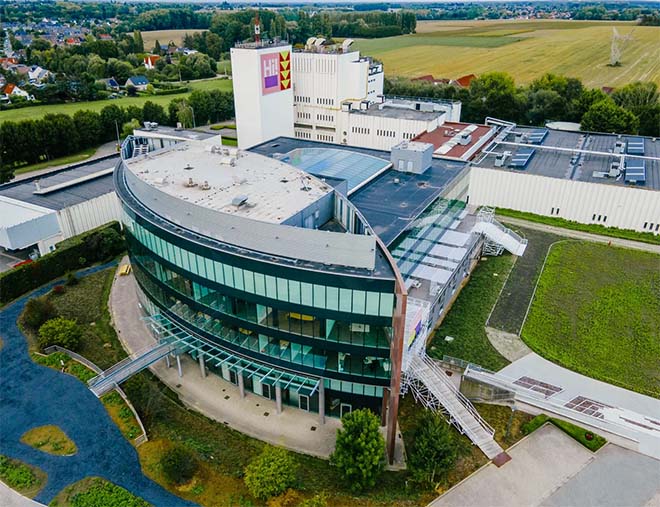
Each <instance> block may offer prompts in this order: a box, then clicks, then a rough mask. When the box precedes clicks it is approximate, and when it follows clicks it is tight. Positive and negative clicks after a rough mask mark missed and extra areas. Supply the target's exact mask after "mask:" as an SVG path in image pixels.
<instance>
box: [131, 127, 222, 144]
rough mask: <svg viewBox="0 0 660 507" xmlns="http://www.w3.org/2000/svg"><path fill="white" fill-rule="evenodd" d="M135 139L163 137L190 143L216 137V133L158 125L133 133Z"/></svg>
mask: <svg viewBox="0 0 660 507" xmlns="http://www.w3.org/2000/svg"><path fill="white" fill-rule="evenodd" d="M133 135H134V136H136V137H156V138H158V137H163V138H165V139H170V138H174V139H181V140H190V141H199V140H203V139H209V138H210V137H216V136H217V135H218V133H217V132H216V133H211V132H204V131H202V130H191V129H177V128H174V127H168V126H166V125H158V127H156V128H152V129H148V128H139V129H136V130H134V131H133Z"/></svg>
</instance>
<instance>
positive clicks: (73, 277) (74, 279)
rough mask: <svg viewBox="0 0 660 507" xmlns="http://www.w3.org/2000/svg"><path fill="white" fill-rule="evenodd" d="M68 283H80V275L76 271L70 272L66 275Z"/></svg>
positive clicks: (70, 284)
mask: <svg viewBox="0 0 660 507" xmlns="http://www.w3.org/2000/svg"><path fill="white" fill-rule="evenodd" d="M66 284H67V285H69V286H72V285H78V277H77V276H76V274H75V273H69V274H67V275H66Z"/></svg>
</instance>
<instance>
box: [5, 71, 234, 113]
mask: <svg viewBox="0 0 660 507" xmlns="http://www.w3.org/2000/svg"><path fill="white" fill-rule="evenodd" d="M188 86H189V88H190V91H192V90H221V91H231V89H232V82H231V81H230V80H228V79H204V80H199V81H192V82H190V84H189V85H188ZM189 94H190V92H184V93H176V94H173V95H140V96H139V97H122V98H120V99H108V100H95V101H93V102H72V103H68V104H52V105H45V106H34V107H23V108H21V109H13V110H10V111H1V112H0V123H2V122H3V121H7V120H12V121H21V120H36V119H38V118H41V117H42V116H44V115H46V114H59V113H64V114H69V115H73V113H75V112H76V111H79V110H81V109H87V110H89V111H96V112H99V111H100V110H101V109H103V108H104V107H105V106H109V105H111V104H114V105H116V106H121V107H128V106H138V107H142V106H143V105H144V103H145V102H147V101H148V100H150V101H151V102H154V103H156V104H160V105H161V106H163V107H164V108H167V105H168V104H169V103H170V101H171V100H172V99H174V98H176V97H186V96H188V95H189Z"/></svg>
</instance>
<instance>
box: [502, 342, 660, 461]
mask: <svg viewBox="0 0 660 507" xmlns="http://www.w3.org/2000/svg"><path fill="white" fill-rule="evenodd" d="M497 375H498V376H502V377H503V378H506V379H508V380H509V381H513V380H517V379H520V378H521V377H528V378H530V379H534V380H538V381H541V382H545V383H547V384H550V385H551V386H555V387H556V389H558V390H559V391H558V392H556V393H555V394H551V395H550V396H546V397H545V398H542V399H541V402H540V403H541V405H539V406H540V408H541V409H542V410H548V411H549V410H551V409H552V408H553V407H554V408H556V409H557V410H560V411H562V412H566V411H567V407H566V405H568V404H569V403H570V402H571V401H573V400H576V401H579V402H580V403H578V404H577V407H576V409H575V410H576V411H571V413H572V414H573V415H574V416H576V417H579V418H581V419H584V421H585V422H586V421H590V423H591V424H590V425H591V426H592V427H594V428H596V431H598V429H599V428H601V429H602V431H613V432H614V433H616V434H618V435H621V436H623V437H624V438H625V439H629V440H628V441H624V440H620V441H619V440H617V441H619V442H620V443H621V445H625V446H626V447H629V448H633V449H634V450H638V451H639V452H641V453H643V454H646V455H648V456H652V457H655V458H656V459H660V400H659V399H657V398H652V397H650V396H644V395H643V394H639V393H636V392H634V391H629V390H627V389H622V388H621V387H616V386H613V385H611V384H608V383H606V382H601V381H600V380H595V379H593V378H590V377H587V376H585V375H581V374H579V373H576V372H574V371H571V370H568V369H566V368H563V367H561V366H559V365H557V364H555V363H553V362H551V361H548V360H547V359H544V358H542V357H541V356H539V355H538V354H536V353H534V352H532V353H530V354H527V355H526V356H525V357H523V358H522V359H518V360H517V361H514V362H513V363H511V364H510V365H508V366H506V367H505V368H503V369H502V370H500V371H499V372H497ZM521 389H522V390H523V391H525V389H524V388H521ZM579 398H581V399H579ZM572 406H573V405H571V408H572ZM580 410H582V411H580ZM591 410H596V414H602V417H599V416H597V415H596V416H595V417H591V416H590V415H589V414H591V413H592V412H591ZM561 415H564V414H561ZM578 424H580V423H578ZM613 438H614V435H612V436H611V437H610V439H613ZM634 442H639V444H634Z"/></svg>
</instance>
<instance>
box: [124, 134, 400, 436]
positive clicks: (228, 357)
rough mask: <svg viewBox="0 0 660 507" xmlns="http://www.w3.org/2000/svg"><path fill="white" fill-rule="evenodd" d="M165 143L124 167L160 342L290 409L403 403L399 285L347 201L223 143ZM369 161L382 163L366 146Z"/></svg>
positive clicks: (132, 240) (147, 303) (141, 271)
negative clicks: (371, 157) (400, 394)
mask: <svg viewBox="0 0 660 507" xmlns="http://www.w3.org/2000/svg"><path fill="white" fill-rule="evenodd" d="M160 142H161V145H160V146H155V148H158V149H156V150H155V151H151V152H148V150H144V151H145V154H141V155H139V156H134V155H135V154H133V153H132V154H130V155H132V156H130V157H126V156H124V157H122V158H123V160H122V162H121V163H120V164H119V167H118V168H117V170H116V171H115V184H116V189H117V194H118V196H119V199H120V201H121V204H122V207H123V212H124V213H123V222H124V225H125V230H126V236H127V238H128V245H129V254H130V258H131V262H132V265H133V269H134V272H135V276H136V280H137V282H138V286H139V291H140V299H141V302H142V304H143V307H144V308H145V309H146V310H147V312H148V313H149V320H150V322H151V326H152V328H153V329H154V331H155V332H156V334H157V335H158V337H159V338H160V339H162V340H170V341H171V342H173V343H176V344H177V349H178V350H180V351H181V352H185V353H189V354H190V355H192V357H193V358H194V359H195V360H198V361H200V364H201V365H204V366H203V367H202V370H203V371H205V370H210V371H211V372H213V373H215V374H217V375H220V376H222V377H223V378H225V379H226V380H227V381H229V382H232V383H234V384H236V385H238V386H239V389H240V390H241V393H242V394H244V395H245V394H247V395H249V394H250V393H254V394H257V395H260V396H265V397H267V398H271V399H273V400H275V401H276V402H277V405H278V408H279V409H281V408H282V405H292V406H294V407H296V408H300V409H303V410H309V411H315V412H319V414H320V417H321V418H323V417H324V416H325V415H332V416H341V415H342V414H344V413H346V412H347V411H350V410H352V409H355V408H360V407H365V406H366V407H369V408H371V409H372V410H374V411H375V412H377V413H382V412H383V407H386V406H387V402H388V399H389V400H390V402H393V403H396V400H398V385H399V383H400V371H401V343H402V340H403V326H404V322H403V317H402V315H403V314H404V312H405V309H404V308H403V307H404V306H405V298H404V297H403V296H401V295H399V296H397V294H401V293H402V292H403V291H402V290H401V283H400V280H401V279H400V275H399V274H398V270H397V268H396V265H395V264H394V261H393V260H392V257H390V254H389V252H388V251H387V250H386V248H385V247H384V246H383V245H382V243H380V240H379V239H378V238H377V236H376V235H375V234H374V233H373V231H372V230H371V229H370V227H369V225H368V224H367V223H366V221H365V220H364V218H363V217H362V216H361V214H360V213H359V211H358V210H357V209H356V208H355V207H354V206H353V205H352V204H351V202H350V201H349V200H348V198H347V197H346V196H345V195H343V194H342V193H341V192H339V191H337V190H336V188H335V187H334V186H333V185H332V184H331V183H332V182H330V181H327V180H323V179H320V178H317V177H315V176H312V175H311V174H309V173H307V172H304V171H303V170H301V169H300V168H296V167H294V166H293V165H291V164H288V163H285V162H284V161H282V160H278V159H277V158H273V157H267V156H263V155H259V154H257V153H253V152H244V151H238V150H236V149H233V148H232V149H229V148H226V147H221V146H219V138H218V137H215V138H209V139H206V140H189V141H184V142H179V143H177V144H174V145H172V146H170V147H164V148H161V146H163V144H162V141H160ZM152 148H153V147H152ZM124 155H126V154H124ZM361 157H362V158H361ZM361 161H363V162H368V163H371V164H372V163H373V161H366V160H365V159H364V156H362V155H360V154H356V158H355V160H354V161H353V162H354V163H355V164H356V165H359V163H360V162H361ZM386 165H387V162H386V163H385V164H383V166H386ZM393 408H394V410H391V411H390V412H393V414H392V415H391V417H393V418H394V419H392V420H391V421H390V422H391V423H392V425H393V427H394V426H395V424H396V406H394V407H393Z"/></svg>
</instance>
